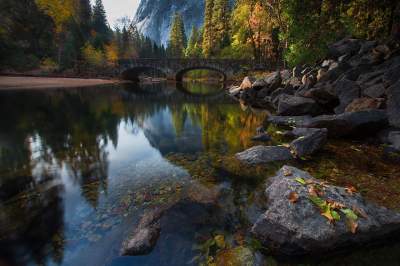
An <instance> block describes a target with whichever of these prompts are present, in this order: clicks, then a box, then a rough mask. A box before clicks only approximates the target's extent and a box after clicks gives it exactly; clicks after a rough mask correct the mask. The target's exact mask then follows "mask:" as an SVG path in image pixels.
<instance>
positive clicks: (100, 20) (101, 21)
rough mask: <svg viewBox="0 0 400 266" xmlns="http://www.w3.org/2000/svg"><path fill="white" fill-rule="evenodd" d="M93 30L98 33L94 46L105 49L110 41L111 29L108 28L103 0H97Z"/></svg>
mask: <svg viewBox="0 0 400 266" xmlns="http://www.w3.org/2000/svg"><path fill="white" fill-rule="evenodd" d="M93 30H94V31H95V32H96V36H95V38H94V41H93V44H94V46H95V47H96V48H103V46H104V44H107V43H108V42H109V41H110V28H109V27H108V23H107V17H106V11H105V10H104V5H103V1H102V0H96V2H95V5H94V7H93Z"/></svg>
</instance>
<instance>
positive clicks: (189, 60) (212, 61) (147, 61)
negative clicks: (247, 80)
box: [118, 58, 270, 67]
mask: <svg viewBox="0 0 400 266" xmlns="http://www.w3.org/2000/svg"><path fill="white" fill-rule="evenodd" d="M193 62H196V63H200V64H223V65H242V66H253V67H254V66H259V67H262V66H264V67H265V66H270V64H269V62H263V61H260V60H251V59H214V58H211V59H205V58H132V59H121V60H119V61H118V63H119V65H140V64H171V63H181V64H184V63H193Z"/></svg>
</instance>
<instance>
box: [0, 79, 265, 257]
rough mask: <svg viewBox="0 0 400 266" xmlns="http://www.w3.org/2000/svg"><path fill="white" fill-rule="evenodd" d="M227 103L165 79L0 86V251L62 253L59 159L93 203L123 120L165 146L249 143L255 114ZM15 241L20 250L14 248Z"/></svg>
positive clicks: (228, 147)
mask: <svg viewBox="0 0 400 266" xmlns="http://www.w3.org/2000/svg"><path fill="white" fill-rule="evenodd" d="M147 89H149V90H147ZM221 103H222V104H221ZM229 103H230V100H229V99H227V98H215V97H212V98H207V97H195V96H192V95H189V94H184V93H181V92H179V91H178V90H176V89H174V87H169V85H168V86H167V85H165V84H164V85H151V86H150V88H141V89H139V90H135V89H129V88H128V89H126V88H124V89H121V88H110V89H107V88H98V89H70V90H68V92H65V91H56V90H55V91H46V92H45V91H43V92H40V91H35V92H12V93H11V92H10V93H6V92H2V94H1V95H0V121H1V123H0V174H1V176H0V231H1V232H0V233H1V234H0V249H1V251H0V252H1V253H0V256H1V257H8V258H15V257H19V258H21V260H28V259H29V257H32V258H34V259H35V260H36V261H37V262H41V259H42V258H43V257H44V255H45V254H46V255H48V254H52V256H53V257H54V260H56V261H57V260H60V259H62V257H63V255H62V254H63V239H62V238H63V235H62V231H63V202H62V191H63V189H62V187H59V186H54V184H57V183H60V181H61V180H60V179H61V177H60V174H59V173H60V170H61V169H62V168H63V167H64V166H65V169H67V171H68V174H69V177H70V178H72V180H73V181H74V182H75V184H79V185H80V186H81V192H82V196H83V197H84V198H85V199H86V200H87V201H88V202H89V203H90V204H91V205H92V206H93V207H96V206H97V204H98V201H99V195H100V192H101V191H102V190H103V191H106V190H107V176H108V168H109V162H108V153H107V147H108V145H109V143H110V144H112V145H113V146H114V147H117V146H118V126H119V125H120V122H121V121H124V122H126V123H127V124H130V125H134V126H135V127H141V128H143V130H144V132H145V134H146V136H147V137H148V139H149V141H150V143H151V144H152V145H153V146H154V147H156V148H158V149H159V150H160V151H161V153H163V154H164V152H165V153H167V152H170V151H176V149H177V148H179V149H182V150H180V151H182V152H187V153H192V152H196V151H200V150H207V151H208V150H214V149H216V150H219V151H229V152H231V151H236V150H240V149H241V148H242V146H247V141H248V139H249V137H247V135H246V134H248V135H250V134H252V133H253V127H254V126H255V125H256V124H257V125H258V124H259V123H261V122H260V120H259V118H256V117H255V116H253V115H252V114H250V113H242V112H240V113H239V112H238V108H237V106H236V104H234V105H232V104H229ZM10 110H11V111H10ZM152 123H153V124H152ZM244 131H245V132H246V133H243V132H244ZM241 134H242V135H241ZM164 148H165V149H164ZM27 191H28V192H27ZM22 192H24V193H22ZM13 222H14V224H13ZM60 232H61V233H60ZM7 243H11V244H10V246H9V247H7ZM3 246H4V247H5V248H4V249H3ZM17 246H18V247H22V248H23V250H22V251H18V252H22V253H21V254H22V255H21V254H20V253H18V254H17V253H13V252H17V250H18V249H17Z"/></svg>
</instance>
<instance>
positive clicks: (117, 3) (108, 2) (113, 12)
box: [92, 0, 140, 27]
mask: <svg viewBox="0 0 400 266" xmlns="http://www.w3.org/2000/svg"><path fill="white" fill-rule="evenodd" d="M94 1H95V0H92V3H94ZM139 2H140V0H103V4H104V8H105V9H106V12H107V19H108V23H110V26H111V27H114V25H115V24H116V22H117V19H119V18H121V17H125V16H127V17H129V18H133V16H134V15H135V13H136V9H137V8H138V6H139Z"/></svg>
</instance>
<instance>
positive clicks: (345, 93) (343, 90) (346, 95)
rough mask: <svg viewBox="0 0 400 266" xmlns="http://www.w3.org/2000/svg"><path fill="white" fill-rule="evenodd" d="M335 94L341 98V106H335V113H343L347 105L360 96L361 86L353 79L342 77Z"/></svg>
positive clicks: (336, 85)
mask: <svg viewBox="0 0 400 266" xmlns="http://www.w3.org/2000/svg"><path fill="white" fill-rule="evenodd" d="M334 87H335V94H336V96H337V97H338V98H339V102H340V104H339V106H337V107H336V108H335V113H337V114H341V113H343V112H344V111H345V109H346V107H347V106H348V105H349V104H350V103H351V102H352V101H353V100H354V99H357V98H359V97H360V91H361V90H360V86H359V85H358V84H357V83H356V82H355V81H352V80H348V79H341V80H339V81H338V82H336V84H335V86H334Z"/></svg>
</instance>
